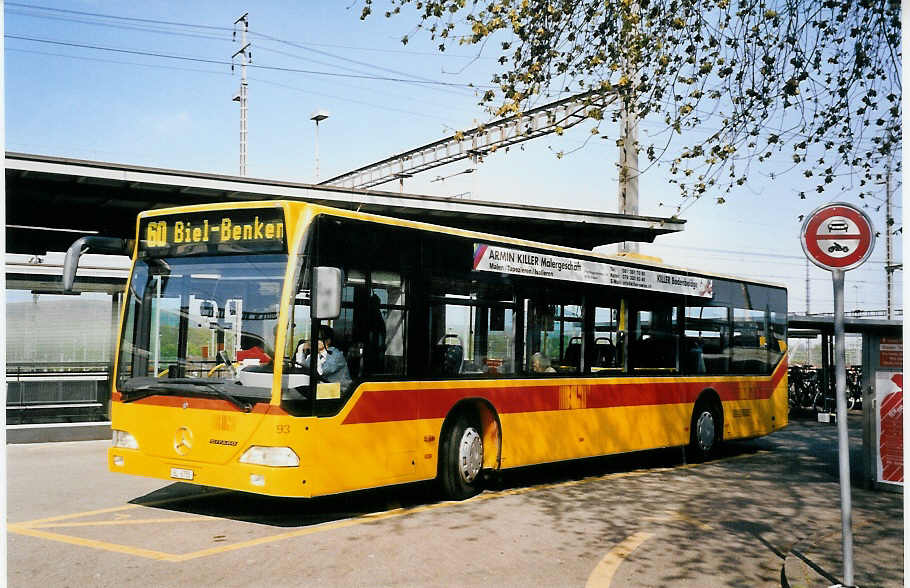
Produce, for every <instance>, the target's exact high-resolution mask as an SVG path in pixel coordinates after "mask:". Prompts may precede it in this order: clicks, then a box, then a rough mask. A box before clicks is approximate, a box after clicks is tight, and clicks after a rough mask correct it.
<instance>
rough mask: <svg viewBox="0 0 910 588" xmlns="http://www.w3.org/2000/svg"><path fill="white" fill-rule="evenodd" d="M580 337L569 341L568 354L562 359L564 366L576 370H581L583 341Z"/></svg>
mask: <svg viewBox="0 0 910 588" xmlns="http://www.w3.org/2000/svg"><path fill="white" fill-rule="evenodd" d="M576 339H580V338H579V337H574V338H573V339H572V340H571V341H569V345H568V346H567V347H566V353H565V355H564V356H563V358H562V366H563V367H570V368H572V369H574V370H576V371H577V370H580V369H581V341H580V340H578V341H576Z"/></svg>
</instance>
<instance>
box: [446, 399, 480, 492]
mask: <svg viewBox="0 0 910 588" xmlns="http://www.w3.org/2000/svg"><path fill="white" fill-rule="evenodd" d="M482 467H483V437H482V436H481V434H480V428H479V427H478V426H476V425H475V424H474V423H472V422H470V421H469V420H468V419H467V418H465V417H464V416H460V417H458V419H457V420H456V421H455V423H454V425H452V426H451V427H449V429H448V432H447V433H446V435H445V436H444V438H443V445H442V451H441V454H440V468H439V480H440V482H441V484H442V490H443V492H444V493H445V495H446V496H447V497H448V498H451V499H453V500H464V499H465V498H470V497H471V496H474V495H475V494H477V493H478V492H480V470H481V468H482Z"/></svg>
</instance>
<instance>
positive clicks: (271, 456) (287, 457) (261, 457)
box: [240, 445, 300, 468]
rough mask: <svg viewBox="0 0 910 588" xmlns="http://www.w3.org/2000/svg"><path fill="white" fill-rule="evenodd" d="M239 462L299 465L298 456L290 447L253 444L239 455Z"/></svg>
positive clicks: (286, 465) (273, 465)
mask: <svg viewBox="0 0 910 588" xmlns="http://www.w3.org/2000/svg"><path fill="white" fill-rule="evenodd" d="M240 463H251V464H254V465H264V466H272V467H278V468H292V467H296V466H299V465H300V458H299V457H297V454H296V453H294V450H293V449H291V448H290V447H264V446H262V445H253V446H252V447H250V448H249V449H247V450H246V451H244V452H243V455H241V456H240Z"/></svg>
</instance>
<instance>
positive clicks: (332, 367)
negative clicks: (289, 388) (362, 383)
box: [303, 325, 352, 394]
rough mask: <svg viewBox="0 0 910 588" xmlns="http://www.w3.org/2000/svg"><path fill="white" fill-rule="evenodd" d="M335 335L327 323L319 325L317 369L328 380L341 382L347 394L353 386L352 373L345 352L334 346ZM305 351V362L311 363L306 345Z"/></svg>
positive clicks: (305, 363) (306, 363) (343, 390)
mask: <svg viewBox="0 0 910 588" xmlns="http://www.w3.org/2000/svg"><path fill="white" fill-rule="evenodd" d="M333 337H334V332H333V331H332V327H328V326H326V325H321V326H320V327H319V354H318V356H317V360H316V371H317V372H318V373H319V375H320V376H322V379H323V380H325V381H326V382H338V383H339V384H341V393H342V394H346V393H347V392H348V391H349V390H350V388H351V383H352V382H351V373H350V372H349V371H348V362H347V361H346V360H345V359H344V353H342V352H341V351H340V350H339V349H338V348H336V347H333V346H332V339H333ZM303 351H304V353H306V354H307V356H306V357H305V358H304V360H303V364H304V365H309V361H310V357H309V354H308V352H309V349H307V347H306V346H305V347H304V349H303Z"/></svg>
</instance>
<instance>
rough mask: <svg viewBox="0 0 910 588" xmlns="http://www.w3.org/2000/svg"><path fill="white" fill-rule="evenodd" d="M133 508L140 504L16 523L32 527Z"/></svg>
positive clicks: (19, 525) (20, 525)
mask: <svg viewBox="0 0 910 588" xmlns="http://www.w3.org/2000/svg"><path fill="white" fill-rule="evenodd" d="M131 508H139V505H138V504H123V505H120V506H114V507H111V508H101V509H98V510H89V511H86V512H77V513H73V514H65V515H59V516H55V517H47V518H44V519H35V520H34V521H26V522H23V523H16V524H15V525H16V526H17V527H31V526H32V525H40V524H42V523H49V522H52V521H65V520H67V519H77V518H80V517H90V516H94V515H99V514H105V513H109V512H118V511H122V510H128V509H131ZM12 526H13V525H12V524H10V527H12Z"/></svg>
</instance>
